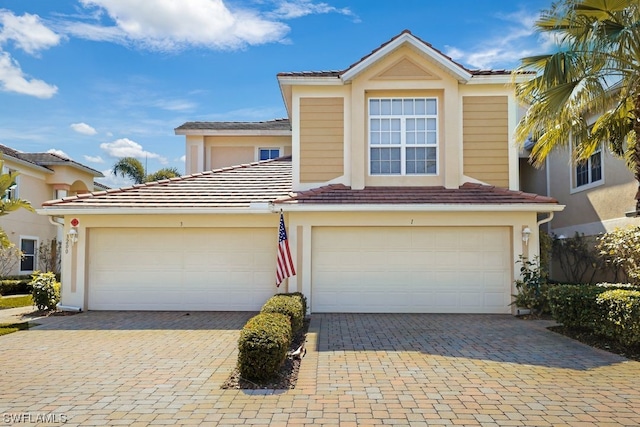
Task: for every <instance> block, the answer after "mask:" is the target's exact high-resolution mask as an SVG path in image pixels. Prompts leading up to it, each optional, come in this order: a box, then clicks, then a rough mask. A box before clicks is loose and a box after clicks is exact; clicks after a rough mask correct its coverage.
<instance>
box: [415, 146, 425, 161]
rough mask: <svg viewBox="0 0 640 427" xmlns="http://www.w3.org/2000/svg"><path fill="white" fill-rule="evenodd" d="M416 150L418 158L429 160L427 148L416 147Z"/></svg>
mask: <svg viewBox="0 0 640 427" xmlns="http://www.w3.org/2000/svg"><path fill="white" fill-rule="evenodd" d="M414 150H416V159H417V160H427V149H426V148H414Z"/></svg>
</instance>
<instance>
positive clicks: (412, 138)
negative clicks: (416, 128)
mask: <svg viewBox="0 0 640 427" xmlns="http://www.w3.org/2000/svg"><path fill="white" fill-rule="evenodd" d="M415 143H416V134H415V133H413V132H410V133H409V132H407V144H415Z"/></svg>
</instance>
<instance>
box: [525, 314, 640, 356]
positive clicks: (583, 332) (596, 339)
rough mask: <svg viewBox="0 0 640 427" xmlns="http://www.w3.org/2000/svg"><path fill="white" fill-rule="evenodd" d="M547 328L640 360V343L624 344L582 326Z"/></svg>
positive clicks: (532, 316) (537, 317)
mask: <svg viewBox="0 0 640 427" xmlns="http://www.w3.org/2000/svg"><path fill="white" fill-rule="evenodd" d="M517 317H518V318H520V319H524V320H536V319H545V320H553V316H551V315H550V314H546V313H545V314H543V315H540V316H537V315H532V314H526V315H521V316H517ZM547 329H549V330H550V331H553V332H555V333H558V334H561V335H564V336H566V337H569V338H571V339H574V340H576V341H580V342H581V343H583V344H586V345H588V346H591V347H594V348H599V349H600V350H605V351H608V352H609V353H614V354H617V355H618V356H622V357H626V358H627V359H630V360H635V361H638V362H640V345H637V346H631V347H629V346H624V345H622V344H620V343H618V342H617V341H615V340H612V339H611V338H607V337H605V336H603V335H599V334H596V333H594V332H593V331H590V330H588V329H580V328H567V327H565V326H563V325H556V326H550V327H548V328H547Z"/></svg>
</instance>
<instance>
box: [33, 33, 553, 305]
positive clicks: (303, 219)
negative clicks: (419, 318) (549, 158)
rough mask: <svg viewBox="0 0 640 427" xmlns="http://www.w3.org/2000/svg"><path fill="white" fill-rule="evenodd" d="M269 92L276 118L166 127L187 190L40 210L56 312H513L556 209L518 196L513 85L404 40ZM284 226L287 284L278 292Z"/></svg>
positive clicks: (99, 197) (123, 192)
mask: <svg viewBox="0 0 640 427" xmlns="http://www.w3.org/2000/svg"><path fill="white" fill-rule="evenodd" d="M278 82H279V84H280V89H281V91H282V95H283V98H284V102H285V105H286V108H287V112H288V116H289V117H288V120H276V121H272V122H261V123H219V122H189V123H185V124H184V125H182V126H180V127H178V128H177V129H176V133H177V134H178V135H185V136H186V155H187V162H186V163H187V171H188V172H189V173H190V175H187V176H184V177H180V178H175V179H170V180H163V181H159V182H155V183H147V184H143V185H137V186H133V187H129V188H123V189H118V190H108V191H103V192H96V193H93V194H80V195H78V196H76V197H68V198H66V199H63V200H58V201H52V202H47V203H45V205H44V208H43V209H42V210H41V211H40V212H41V213H42V214H45V215H51V216H56V217H64V223H65V232H66V233H71V234H68V235H69V236H70V237H69V240H70V241H71V242H75V243H72V245H71V249H70V250H69V251H68V253H65V254H64V257H65V258H64V262H63V292H62V299H63V304H65V305H69V306H76V307H79V308H82V309H89V310H92V309H95V310H122V309H124V310H126V309H133V310H257V309H259V308H260V307H261V305H262V304H263V303H264V301H265V300H266V299H267V298H268V297H269V296H271V295H272V294H273V293H275V292H277V291H279V290H289V291H301V292H303V293H304V294H305V295H306V296H307V297H308V298H309V303H310V305H309V307H310V311H312V312H433V313H437V312H449V313H511V312H512V311H513V310H514V307H513V306H511V305H510V304H511V302H512V294H513V293H515V288H514V285H513V283H514V280H515V279H516V278H518V277H519V268H518V267H517V265H516V262H517V261H518V259H519V257H520V256H523V255H524V256H530V257H531V256H534V255H536V254H537V253H538V223H539V222H540V221H544V220H545V218H548V217H549V216H550V214H551V213H553V212H558V211H561V210H562V208H563V206H561V205H559V204H558V203H557V202H556V200H555V199H553V198H550V197H544V196H537V195H535V194H528V193H523V192H521V191H519V188H520V182H519V175H520V172H519V153H518V149H517V146H516V144H515V143H514V141H513V140H512V135H513V131H514V129H515V126H516V123H517V119H518V117H517V116H518V105H517V101H516V99H515V94H514V88H513V86H512V77H511V74H510V72H508V71H472V70H468V69H466V68H464V67H463V66H461V65H460V64H457V63H455V62H454V61H452V60H451V58H449V57H447V56H445V55H443V54H442V53H441V52H440V51H438V50H436V49H434V48H433V47H432V46H431V45H430V44H428V43H425V42H424V41H422V40H420V39H419V38H417V37H415V36H414V35H412V34H411V33H410V32H408V31H405V32H403V33H401V34H399V35H398V36H396V37H394V38H393V39H391V40H390V41H388V42H387V43H385V44H383V45H382V46H380V47H379V48H377V49H376V50H374V51H373V52H371V53H370V54H369V55H367V56H365V57H364V58H362V59H361V60H360V61H358V62H356V63H355V64H353V65H351V66H350V67H348V68H347V69H345V70H342V71H329V72H301V73H281V74H279V75H278ZM271 150H273V151H271ZM289 154H290V156H289ZM275 155H279V156H282V157H279V158H277V159H271V160H263V161H258V160H259V159H260V158H262V156H264V157H273V156H275ZM229 162H231V163H236V164H241V165H239V166H231V165H230V164H229ZM211 168H214V170H209V169H211ZM280 212H283V214H284V216H285V221H286V223H287V229H288V233H289V242H290V246H291V249H292V252H293V257H294V263H295V265H296V269H297V273H298V274H297V275H296V276H294V277H292V278H290V279H288V281H287V282H286V283H284V284H283V285H282V286H281V288H280V289H277V288H276V286H275V276H276V268H275V262H276V248H277V241H278V224H279V214H280ZM539 216H540V219H539V218H538V217H539ZM73 224H75V225H73ZM76 237H77V241H76Z"/></svg>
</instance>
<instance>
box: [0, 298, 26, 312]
mask: <svg viewBox="0 0 640 427" xmlns="http://www.w3.org/2000/svg"><path fill="white" fill-rule="evenodd" d="M30 305H33V300H32V299H31V295H20V296H15V297H14V296H9V297H0V310H2V309H5V308H16V307H28V306H30Z"/></svg>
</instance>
